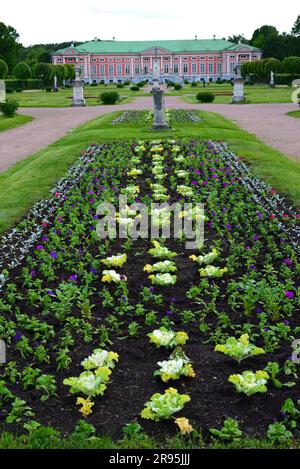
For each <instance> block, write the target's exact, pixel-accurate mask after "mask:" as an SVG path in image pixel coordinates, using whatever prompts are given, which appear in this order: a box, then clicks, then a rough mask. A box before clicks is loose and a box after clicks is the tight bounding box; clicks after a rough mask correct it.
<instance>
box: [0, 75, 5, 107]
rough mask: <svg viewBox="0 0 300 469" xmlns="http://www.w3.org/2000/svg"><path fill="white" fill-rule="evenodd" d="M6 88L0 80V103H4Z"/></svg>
mask: <svg viewBox="0 0 300 469" xmlns="http://www.w3.org/2000/svg"><path fill="white" fill-rule="evenodd" d="M5 90H6V88H5V81H4V80H0V103H5V101H6V91H5Z"/></svg>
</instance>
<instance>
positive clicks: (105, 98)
mask: <svg viewBox="0 0 300 469" xmlns="http://www.w3.org/2000/svg"><path fill="white" fill-rule="evenodd" d="M119 99H120V95H119V93H117V92H116V91H105V92H104V93H101V94H100V100H101V101H102V103H103V104H116V102H117V101H119Z"/></svg>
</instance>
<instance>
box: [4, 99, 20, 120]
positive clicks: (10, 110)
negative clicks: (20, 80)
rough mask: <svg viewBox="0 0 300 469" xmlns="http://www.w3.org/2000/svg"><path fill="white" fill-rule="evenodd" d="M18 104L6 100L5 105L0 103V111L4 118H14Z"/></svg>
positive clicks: (12, 100)
mask: <svg viewBox="0 0 300 469" xmlns="http://www.w3.org/2000/svg"><path fill="white" fill-rule="evenodd" d="M18 107H19V104H18V103H17V101H15V100H14V99H8V100H7V101H6V103H0V111H1V112H2V114H4V116H5V117H14V115H15V114H16V111H17V110H18Z"/></svg>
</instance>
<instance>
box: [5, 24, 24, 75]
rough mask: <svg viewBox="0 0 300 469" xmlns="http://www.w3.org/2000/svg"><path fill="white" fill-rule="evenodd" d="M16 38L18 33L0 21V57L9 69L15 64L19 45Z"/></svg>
mask: <svg viewBox="0 0 300 469" xmlns="http://www.w3.org/2000/svg"><path fill="white" fill-rule="evenodd" d="M18 39H19V34H18V33H17V31H16V30H15V29H14V28H13V27H12V26H8V25H5V24H4V23H2V22H0V58H1V59H3V60H4V61H5V62H6V64H7V66H8V68H9V70H10V71H12V70H13V68H14V66H15V65H16V61H17V55H18V51H19V49H20V47H21V46H20V44H19V43H18ZM0 78H1V75H0Z"/></svg>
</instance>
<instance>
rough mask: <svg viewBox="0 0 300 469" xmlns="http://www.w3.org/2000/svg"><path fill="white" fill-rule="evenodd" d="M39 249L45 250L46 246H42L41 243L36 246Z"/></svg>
mask: <svg viewBox="0 0 300 469" xmlns="http://www.w3.org/2000/svg"><path fill="white" fill-rule="evenodd" d="M36 249H37V251H44V249H45V248H44V246H42V245H41V244H39V245H38V246H37V247H36Z"/></svg>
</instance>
